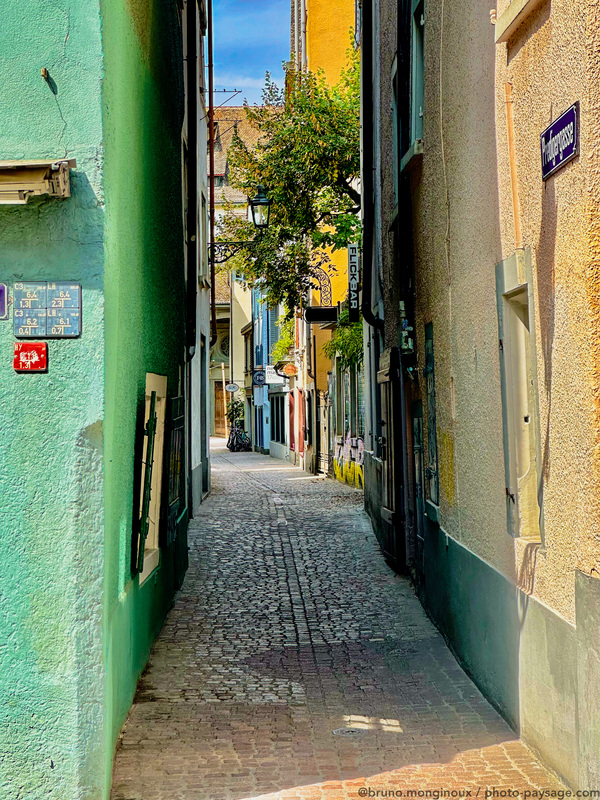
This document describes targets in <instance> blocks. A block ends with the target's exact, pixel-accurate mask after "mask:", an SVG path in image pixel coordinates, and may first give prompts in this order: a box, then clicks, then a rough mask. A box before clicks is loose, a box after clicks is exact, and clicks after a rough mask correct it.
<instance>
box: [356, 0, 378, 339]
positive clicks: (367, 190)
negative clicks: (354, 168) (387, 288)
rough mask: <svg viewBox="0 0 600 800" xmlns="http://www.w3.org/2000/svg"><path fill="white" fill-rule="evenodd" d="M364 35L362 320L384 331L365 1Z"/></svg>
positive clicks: (369, 11) (368, 3) (368, 6)
mask: <svg viewBox="0 0 600 800" xmlns="http://www.w3.org/2000/svg"><path fill="white" fill-rule="evenodd" d="M362 9H363V14H362V32H361V84H362V85H361V95H362V102H361V112H362V124H361V130H362V170H361V174H362V209H363V274H362V301H361V309H362V315H363V319H364V320H365V322H366V323H367V325H370V326H371V327H372V328H375V329H377V330H383V320H382V319H379V317H377V316H376V315H375V314H374V313H373V309H372V307H371V303H372V290H373V219H374V209H373V168H374V165H373V124H374V119H373V116H374V115H373V4H372V0H363V6H362Z"/></svg>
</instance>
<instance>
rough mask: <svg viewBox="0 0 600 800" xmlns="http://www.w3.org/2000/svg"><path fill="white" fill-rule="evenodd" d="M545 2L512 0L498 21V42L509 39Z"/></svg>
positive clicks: (539, 0) (542, 0)
mask: <svg viewBox="0 0 600 800" xmlns="http://www.w3.org/2000/svg"><path fill="white" fill-rule="evenodd" d="M543 2H544V0H511V3H510V5H509V6H508V8H507V9H506V11H504V12H503V13H502V14H501V15H500V17H499V18H498V20H497V22H496V33H495V35H496V44H499V43H500V42H506V41H508V40H509V39H510V37H511V36H512V35H513V33H514V32H515V31H516V30H517V28H518V27H519V25H521V23H523V22H524V21H525V19H526V18H527V17H528V16H529V15H530V14H531V13H532V12H533V11H535V9H536V8H537V7H538V6H541V4H542V3H543Z"/></svg>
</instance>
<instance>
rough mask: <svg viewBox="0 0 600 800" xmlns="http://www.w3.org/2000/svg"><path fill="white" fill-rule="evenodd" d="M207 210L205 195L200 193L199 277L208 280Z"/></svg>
mask: <svg viewBox="0 0 600 800" xmlns="http://www.w3.org/2000/svg"><path fill="white" fill-rule="evenodd" d="M207 229H208V209H207V206H206V195H205V194H204V192H202V195H201V203H200V258H199V266H200V277H201V278H208V233H207Z"/></svg>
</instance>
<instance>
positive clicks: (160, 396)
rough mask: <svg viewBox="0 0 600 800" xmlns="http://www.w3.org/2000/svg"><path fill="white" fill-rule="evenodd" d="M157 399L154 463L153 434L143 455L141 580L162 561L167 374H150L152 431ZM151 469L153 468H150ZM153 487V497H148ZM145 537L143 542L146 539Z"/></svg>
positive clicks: (148, 396) (148, 405)
mask: <svg viewBox="0 0 600 800" xmlns="http://www.w3.org/2000/svg"><path fill="white" fill-rule="evenodd" d="M153 399H154V413H155V415H156V433H155V436H154V447H153V450H152V463H151V464H147V453H148V441H149V437H148V436H146V435H145V436H144V450H143V456H142V480H141V494H140V530H141V531H142V533H141V536H140V540H139V544H138V552H139V549H140V548H141V547H142V546H143V548H144V549H143V566H142V568H141V570H140V583H143V582H144V581H145V580H146V578H147V577H148V576H149V575H150V573H152V572H153V571H154V570H155V569H156V568H157V567H158V564H159V561H160V551H159V545H158V543H159V532H160V530H159V528H160V512H161V498H162V477H163V451H164V443H165V412H166V408H167V379H166V377H165V376H164V375H154V374H153V373H150V372H149V373H147V374H146V399H145V403H146V411H145V415H144V430H145V431H146V430H148V422H149V419H150V409H151V407H152V404H153ZM148 470H150V471H148ZM146 475H148V476H149V478H150V483H149V486H146V485H145V478H146ZM148 489H150V492H149V497H147V494H148ZM145 497H147V501H149V502H148V504H147V518H146V519H142V516H145V515H144V509H145V504H144V498H145ZM144 536H145V540H144V542H143V543H142V538H143V537H144Z"/></svg>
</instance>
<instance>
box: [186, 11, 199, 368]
mask: <svg viewBox="0 0 600 800" xmlns="http://www.w3.org/2000/svg"><path fill="white" fill-rule="evenodd" d="M196 18H197V10H196V0H188V4H187V13H186V27H187V64H186V69H187V98H186V101H187V139H188V162H187V185H188V191H187V194H188V196H187V220H186V226H187V242H186V245H187V248H186V249H187V279H186V282H187V286H186V295H187V297H186V299H187V314H186V317H187V319H186V344H187V348H186V361H191V360H192V358H193V357H194V353H195V352H196V298H197V291H198V289H197V287H198V281H197V280H196V275H197V274H198V264H197V259H198V231H197V227H198V223H197V219H198V177H197V176H198V122H197V119H198V98H197V92H198V42H197V39H198V29H197V19H196Z"/></svg>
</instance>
